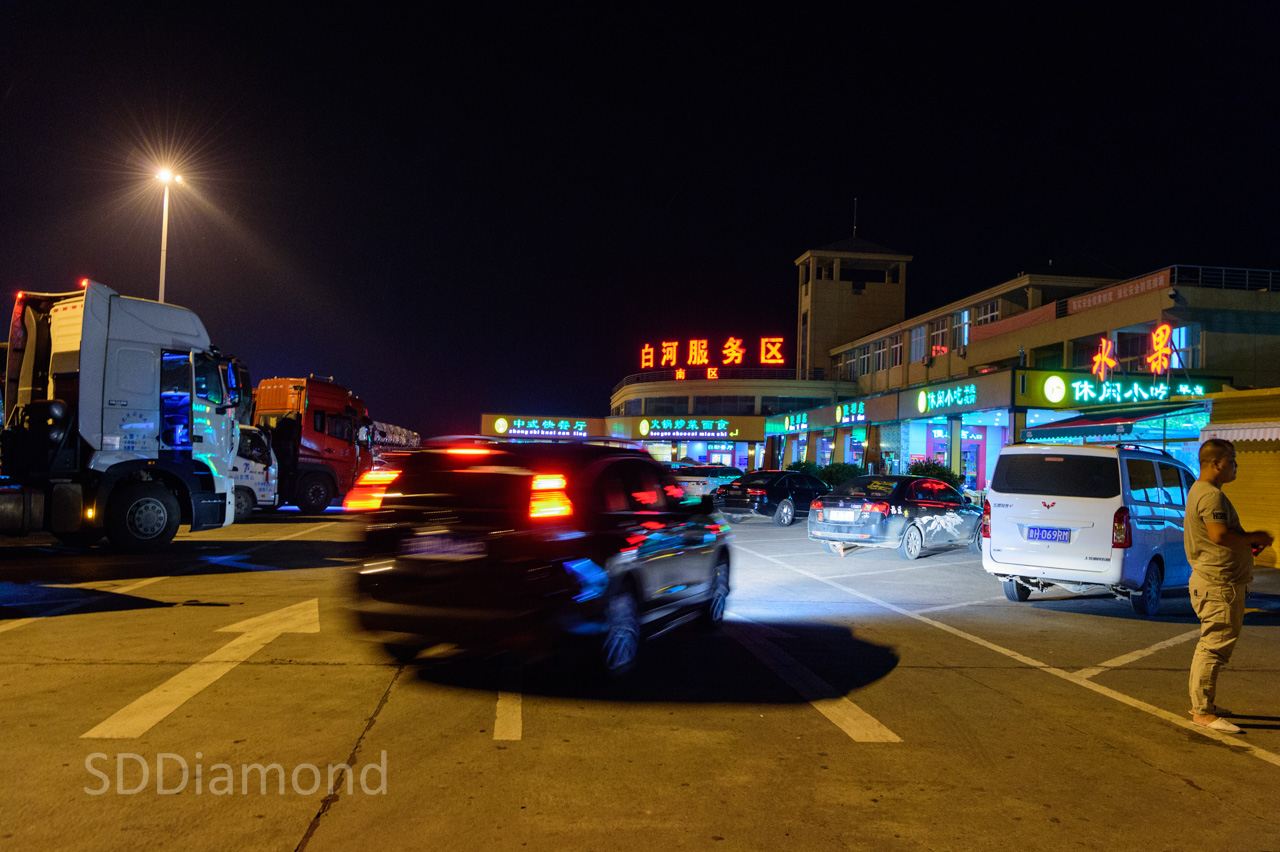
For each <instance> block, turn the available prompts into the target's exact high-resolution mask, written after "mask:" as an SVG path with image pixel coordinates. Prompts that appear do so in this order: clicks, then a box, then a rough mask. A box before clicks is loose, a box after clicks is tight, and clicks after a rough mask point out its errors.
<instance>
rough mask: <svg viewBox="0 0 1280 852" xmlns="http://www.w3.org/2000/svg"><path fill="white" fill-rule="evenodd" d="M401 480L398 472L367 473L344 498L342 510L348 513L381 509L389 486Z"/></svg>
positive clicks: (370, 471) (377, 471)
mask: <svg viewBox="0 0 1280 852" xmlns="http://www.w3.org/2000/svg"><path fill="white" fill-rule="evenodd" d="M399 478H400V471H398V470H369V471H365V472H364V473H363V474H361V476H360V478H359V479H358V480H356V484H355V486H354V487H353V488H352V489H351V490H350V491H348V492H347V496H346V497H344V498H343V500H342V508H344V509H346V510H348V511H354V510H366V509H381V508H382V498H384V497H386V496H387V486H389V485H390V484H391V483H393V482H395V481H396V480H397V479H399Z"/></svg>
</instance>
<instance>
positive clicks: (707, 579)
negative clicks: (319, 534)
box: [347, 440, 730, 674]
mask: <svg viewBox="0 0 1280 852" xmlns="http://www.w3.org/2000/svg"><path fill="white" fill-rule="evenodd" d="M347 505H348V506H353V507H360V508H364V509H368V510H371V511H370V512H369V514H368V515H367V516H366V520H367V524H366V531H365V537H364V560H363V562H364V564H363V566H362V567H361V568H360V569H359V570H358V571H357V573H356V575H355V580H356V584H355V592H356V599H355V602H354V605H353V608H354V610H355V614H356V617H357V620H358V621H359V623H360V625H361V626H362V627H363V628H364V629H365V630H367V631H369V632H370V634H371V636H372V637H373V638H375V639H377V640H379V641H381V642H382V643H383V644H384V646H385V647H386V648H387V650H388V651H389V652H390V653H391V654H392V655H393V656H395V657H397V658H398V659H403V660H410V659H413V658H415V657H416V656H417V654H418V652H419V651H420V650H423V649H425V648H426V647H428V646H431V645H435V644H439V643H448V644H452V645H457V646H460V647H462V648H465V649H476V650H481V651H485V652H492V651H515V652H519V653H521V654H527V653H532V654H533V655H535V656H542V655H543V654H544V653H545V652H546V651H547V650H550V649H553V648H557V647H562V646H565V645H578V646H585V647H586V649H587V650H589V651H590V652H591V653H592V655H593V656H594V657H595V658H596V659H597V660H598V662H599V664H600V665H601V666H602V667H603V669H604V670H605V671H606V672H607V673H609V674H621V673H623V672H625V671H627V670H628V669H630V668H631V667H632V666H633V665H634V664H635V661H636V659H637V655H638V654H639V652H640V642H641V640H642V639H644V638H646V637H647V636H650V635H656V634H658V633H661V632H663V631H665V630H666V629H668V628H670V627H674V626H676V625H677V624H681V623H683V622H686V621H691V620H694V619H698V620H700V621H702V622H703V623H704V624H706V625H715V624H718V623H719V622H720V621H721V619H722V618H723V617H724V609H725V599H726V598H727V597H728V594H729V564H730V563H729V559H730V549H729V539H730V533H729V526H728V524H725V523H723V522H722V521H723V518H722V517H721V516H720V515H719V514H718V513H716V512H715V509H714V507H713V506H712V503H711V500H710V499H709V498H707V497H687V496H686V495H685V492H684V489H683V488H681V487H680V485H679V484H678V483H676V482H675V480H674V479H673V478H672V477H671V475H670V474H669V473H668V472H667V471H666V470H665V469H663V467H662V466H661V465H660V464H658V462H656V461H654V460H653V458H652V457H651V456H650V455H649V454H648V453H645V452H641V451H639V450H629V449H621V448H617V447H605V446H594V445H588V444H568V443H560V444H539V443H496V442H491V443H484V444H478V443H476V442H474V441H467V440H451V441H442V442H439V443H435V444H431V443H429V444H428V446H426V447H425V448H423V449H421V450H416V451H406V452H402V453H396V454H395V457H394V459H393V466H392V467H389V468H386V469H383V470H377V471H370V472H369V473H367V474H365V476H364V477H362V478H361V482H360V484H359V485H358V486H357V487H356V488H355V489H353V490H352V492H350V494H349V495H348V499H347Z"/></svg>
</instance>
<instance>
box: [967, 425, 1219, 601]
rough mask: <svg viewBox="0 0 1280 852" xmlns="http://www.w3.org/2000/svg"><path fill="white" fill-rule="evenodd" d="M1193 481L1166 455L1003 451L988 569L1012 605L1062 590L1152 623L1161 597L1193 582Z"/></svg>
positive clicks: (991, 496)
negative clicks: (1104, 595)
mask: <svg viewBox="0 0 1280 852" xmlns="http://www.w3.org/2000/svg"><path fill="white" fill-rule="evenodd" d="M1194 480H1195V476H1194V475H1193V474H1192V473H1191V471H1190V470H1188V469H1187V468H1186V467H1185V466H1183V465H1182V464H1181V463H1179V462H1177V461H1175V460H1174V459H1173V457H1172V456H1170V455H1168V454H1167V453H1164V452H1160V451H1156V450H1149V449H1142V448H1139V447H1135V446H1132V445H1127V444H1122V445H1119V446H1051V445H1031V444H1019V445H1015V446H1011V447H1006V448H1005V449H1004V450H1002V451H1001V453H1000V458H999V460H998V461H997V462H996V469H995V473H994V475H993V476H992V478H991V487H990V488H989V489H988V491H987V497H986V502H985V504H984V505H983V519H982V536H983V538H982V542H983V545H982V567H983V569H984V570H986V572H987V573H989V574H994V575H995V576H996V577H998V578H999V579H1000V581H1001V583H1003V585H1004V593H1005V596H1006V597H1007V598H1008V599H1009V600H1012V601H1025V600H1027V598H1028V597H1029V596H1030V594H1031V592H1032V591H1045V590H1048V589H1049V588H1051V587H1052V586H1061V587H1062V588H1064V589H1066V590H1067V591H1070V592H1074V593H1077V594H1083V593H1087V592H1097V591H1106V592H1110V593H1111V594H1113V595H1115V596H1116V597H1117V598H1121V599H1123V598H1128V599H1129V601H1130V603H1131V604H1132V605H1133V609H1134V612H1136V613H1138V614H1139V615H1155V614H1156V613H1157V612H1158V611H1159V609H1160V598H1161V590H1162V589H1163V588H1165V587H1167V586H1184V585H1186V584H1187V581H1188V580H1189V578H1190V576H1191V566H1190V564H1189V563H1188V562H1187V556H1186V551H1185V550H1184V549H1183V545H1182V529H1183V518H1184V516H1185V515H1186V494H1187V489H1188V488H1189V487H1190V486H1191V483H1192V482H1193V481H1194Z"/></svg>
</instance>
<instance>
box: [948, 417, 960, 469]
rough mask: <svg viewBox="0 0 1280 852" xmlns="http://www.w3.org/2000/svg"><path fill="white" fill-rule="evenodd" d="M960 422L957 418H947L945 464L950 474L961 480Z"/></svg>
mask: <svg viewBox="0 0 1280 852" xmlns="http://www.w3.org/2000/svg"><path fill="white" fill-rule="evenodd" d="M960 432H961V421H960V418H959V417H948V418H947V462H948V466H949V467H950V468H951V472H952V473H954V474H955V475H957V476H960V477H962V478H963V476H964V460H963V459H962V458H961V457H960Z"/></svg>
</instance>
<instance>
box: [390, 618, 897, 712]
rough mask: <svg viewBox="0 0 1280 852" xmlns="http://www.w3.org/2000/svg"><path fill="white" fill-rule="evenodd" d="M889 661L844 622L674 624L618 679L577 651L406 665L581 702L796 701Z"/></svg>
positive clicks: (479, 685) (441, 680)
mask: <svg viewBox="0 0 1280 852" xmlns="http://www.w3.org/2000/svg"><path fill="white" fill-rule="evenodd" d="M739 637H741V638H739ZM748 645H755V646H757V647H760V646H761V645H763V646H764V647H765V651H766V654H767V656H768V658H769V659H771V660H772V661H773V663H772V665H773V666H774V667H778V666H781V667H786V668H792V669H794V667H795V666H797V665H798V666H801V667H803V669H806V670H807V671H808V673H809V675H808V676H806V677H804V680H805V682H806V683H807V684H808V687H809V689H810V690H811V693H810V694H807V695H803V696H802V695H801V694H800V693H799V692H797V690H796V688H794V687H793V686H791V685H789V684H788V683H787V682H786V681H785V680H783V679H782V677H781V676H780V675H779V674H777V673H776V672H775V671H774V670H773V668H771V666H770V665H769V664H766V663H764V662H762V661H761V660H760V659H759V658H758V656H757V655H756V654H754V653H752V651H751V650H749V648H748ZM897 665H898V655H897V654H896V653H895V652H894V651H893V650H892V649H891V648H887V647H884V646H881V645H875V644H872V643H870V642H864V641H861V640H859V639H856V638H854V636H853V635H852V634H851V633H850V631H849V628H848V627H842V626H838V625H830V624H818V623H815V624H797V623H795V622H786V623H785V624H777V625H770V624H761V623H758V622H757V623H751V624H747V623H743V622H732V623H728V622H727V623H726V624H725V625H724V627H723V628H721V629H717V630H714V631H711V632H703V631H700V630H698V629H696V628H690V629H687V630H675V631H672V632H670V633H668V634H666V635H663V636H661V637H658V638H657V639H655V640H653V641H650V642H648V643H646V644H645V645H643V646H642V648H641V659H640V663H639V665H638V666H637V667H636V669H635V670H634V671H633V672H632V673H631V674H630V675H629V676H627V677H625V678H623V679H620V680H617V681H613V680H610V679H608V678H606V677H604V676H603V675H601V674H599V673H598V672H597V671H595V670H594V669H593V667H592V665H591V663H590V661H589V660H587V659H584V656H583V655H581V654H561V655H557V656H553V657H548V658H546V659H544V660H540V661H538V662H535V663H529V664H525V665H523V666H518V665H516V664H515V663H513V662H512V661H510V660H504V659H503V658H500V657H495V658H489V659H458V660H454V661H446V662H441V661H433V660H420V661H419V662H418V663H416V664H414V665H413V666H412V667H411V668H412V670H413V671H414V673H415V675H416V677H417V678H418V679H419V680H420V681H422V682H425V683H435V684H442V685H449V686H456V687H462V688H469V689H477V690H486V691H492V690H499V691H512V692H521V693H523V694H528V695H542V696H549V697H556V698H570V699H581V700H586V701H632V702H675V703H694V704H697V703H721V702H724V703H744V704H796V703H803V702H806V701H810V700H818V699H824V698H841V697H843V696H845V695H847V694H848V693H850V692H852V691H854V690H857V689H859V688H861V687H864V686H866V685H868V684H870V683H874V682H875V681H877V680H879V679H880V678H882V677H884V676H885V675H887V674H889V672H891V671H893V670H894V668H896V667H897Z"/></svg>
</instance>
